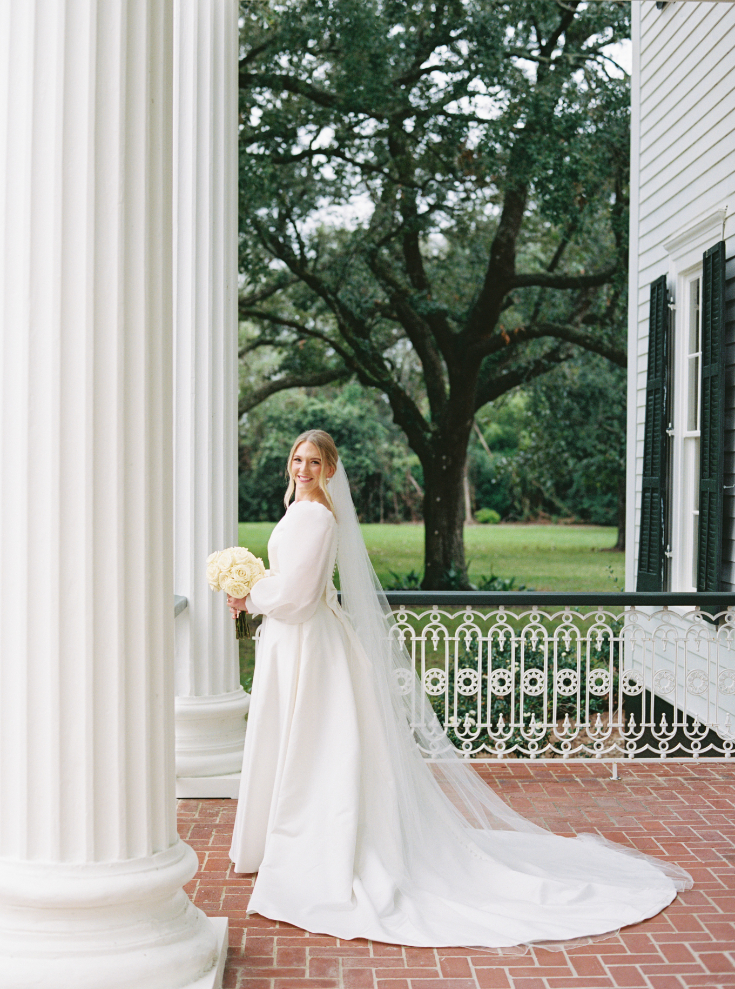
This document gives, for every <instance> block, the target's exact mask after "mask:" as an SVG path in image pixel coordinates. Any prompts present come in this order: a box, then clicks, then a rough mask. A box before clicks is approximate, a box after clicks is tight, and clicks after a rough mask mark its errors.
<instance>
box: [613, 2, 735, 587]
mask: <svg viewBox="0 0 735 989" xmlns="http://www.w3.org/2000/svg"><path fill="white" fill-rule="evenodd" d="M631 8H632V17H633V89H632V121H631V124H632V136H631V152H632V158H631V246H630V250H631V270H630V298H629V340H628V359H629V374H628V492H627V494H628V506H629V511H628V527H627V533H626V535H627V546H628V553H627V560H626V564H627V565H626V587H627V589H628V590H635V584H636V570H637V556H638V530H639V518H640V495H641V473H642V460H643V428H644V420H645V395H646V361H647V355H648V305H649V285H650V283H651V282H652V281H653V280H654V279H655V278H657V277H658V276H660V275H662V274H665V273H667V272H668V273H669V275H670V287H671V288H672V289H673V290H675V284H676V277H677V265H679V270H681V265H682V264H683V263H684V261H683V260H682V258H679V260H678V261H676V260H675V258H674V253H675V250H674V248H673V247H672V242H674V241H675V240H676V237H677V235H678V234H682V233H684V232H685V231H687V230H691V228H693V227H695V226H696V225H697V224H699V226H700V228H701V229H700V230H699V232H698V233H697V232H696V231H695V232H694V234H692V236H691V237H689V239H688V243H689V246H690V255H691V256H692V257H695V256H696V254H697V252H698V253H699V257H701V252H702V251H703V250H704V249H705V248H707V247H710V246H711V245H712V244H713V243H714V242H715V241H717V240H720V239H722V238H723V236H724V238H725V240H726V254H727V257H728V258H730V259H731V260H730V262H729V265H728V298H729V300H730V302H729V307H730V310H729V311H730V322H729V326H728V332H729V334H730V336H729V340H730V345H729V346H728V349H727V353H728V363H729V366H730V367H731V368H732V369H733V371H735V326H734V325H733V313H734V312H735V4H732V3H706V2H705V3H696V2H685V0H675V2H673V3H670V4H668V5H667V6H666V7H665V8H664V9H663V10H659V9H657V7H656V4H655V2H654V0H634V2H633V3H632V5H631ZM697 238H699V240H700V241H701V245H703V246H701V250H700V244H699V242H698V240H697ZM685 239H686V238H685ZM666 245H668V249H667V246H666ZM689 261H690V259H687V260H686V263H687V264H688V263H689ZM728 406H729V409H730V413H729V416H728V442H729V444H730V446H729V450H730V452H729V454H728V462H727V464H726V470H727V472H728V480H726V482H725V483H726V484H735V452H734V451H735V384H733V375H732V374H731V375H730V376H729V378H728ZM733 495H735V489H733V492H732V495H731V496H730V497H729V498H728V501H727V508H728V511H729V512H730V517H731V519H732V518H733V517H735V497H733ZM728 535H729V537H730V538H731V543H732V549H733V552H732V553H731V555H730V559H733V558H735V528H734V527H733V523H732V522H731V523H730V532H729V534H728ZM729 579H730V580H731V581H732V582H733V586H735V571H732V572H731V573H730V575H729Z"/></svg>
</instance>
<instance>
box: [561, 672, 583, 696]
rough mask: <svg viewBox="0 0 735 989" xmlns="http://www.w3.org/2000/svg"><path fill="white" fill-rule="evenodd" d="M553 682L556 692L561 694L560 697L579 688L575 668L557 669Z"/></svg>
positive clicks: (568, 694) (570, 693) (573, 692)
mask: <svg viewBox="0 0 735 989" xmlns="http://www.w3.org/2000/svg"><path fill="white" fill-rule="evenodd" d="M555 683H556V692H557V694H561V695H562V697H570V696H571V695H572V694H576V692H577V689H578V688H579V674H578V673H577V671H576V670H568V669H567V670H557V671H556V677H555Z"/></svg>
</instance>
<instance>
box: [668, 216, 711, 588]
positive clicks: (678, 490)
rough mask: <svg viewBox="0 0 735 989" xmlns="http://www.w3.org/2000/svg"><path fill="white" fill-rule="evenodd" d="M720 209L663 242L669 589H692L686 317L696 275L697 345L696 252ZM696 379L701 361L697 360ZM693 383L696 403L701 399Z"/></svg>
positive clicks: (693, 492) (693, 435) (693, 461)
mask: <svg viewBox="0 0 735 989" xmlns="http://www.w3.org/2000/svg"><path fill="white" fill-rule="evenodd" d="M724 221H725V210H715V211H714V212H713V213H711V214H709V215H708V216H706V217H703V218H702V219H701V220H700V221H698V222H697V223H695V224H693V225H692V226H689V227H687V228H685V229H684V230H682V231H680V232H679V233H677V234H676V235H675V236H674V237H672V238H671V239H670V240H668V241H666V242H665V243H664V248H665V250H666V252H667V253H668V255H669V287H670V291H671V294H672V296H673V309H672V312H671V316H672V319H671V324H672V333H671V345H672V347H673V360H672V361H671V367H672V368H673V382H670V383H669V387H670V388H672V392H671V401H670V405H669V408H670V420H671V421H670V422H669V423H667V426H668V428H669V435H670V436H671V437H672V444H673V448H672V457H671V465H672V472H671V477H670V478H669V497H670V498H671V514H670V518H671V533H670V545H669V548H668V549H669V552H670V554H671V561H670V568H669V573H670V575H671V587H670V589H671V590H672V591H694V590H696V576H695V574H696V569H695V568H696V562H697V561H696V551H695V515H696V506H697V502H698V500H699V458H698V456H697V455H696V454H697V453H698V450H699V444H698V442H696V440H697V438H698V436H699V430H698V429H697V430H691V429H689V428H688V427H689V422H688V415H689V366H688V365H689V343H690V326H691V317H692V294H693V290H694V286H695V284H696V280H697V279H699V284H700V300H699V306H700V328H699V333H700V337H699V340H700V347H701V284H702V255H703V254H704V252H705V251H706V250H707V249H708V248H709V247H711V246H712V245H713V244H714V243H716V241H718V240H721V239H722V230H723V224H724ZM698 367H699V369H700V371H699V373H700V378H701V363H700V364H698ZM700 391H701V389H699V388H698V390H697V395H698V403H701V394H700Z"/></svg>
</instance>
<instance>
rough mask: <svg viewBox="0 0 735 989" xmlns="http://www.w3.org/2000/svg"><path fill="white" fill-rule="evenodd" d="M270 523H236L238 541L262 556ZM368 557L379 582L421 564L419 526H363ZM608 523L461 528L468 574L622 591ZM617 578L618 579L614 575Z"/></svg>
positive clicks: (548, 586) (621, 564)
mask: <svg viewBox="0 0 735 989" xmlns="http://www.w3.org/2000/svg"><path fill="white" fill-rule="evenodd" d="M272 529H273V523H271V522H241V523H240V545H241V546H247V547H248V549H250V550H252V552H253V553H255V554H256V556H262V557H263V559H264V560H267V550H266V546H267V543H268V536H269V535H270V533H271V530H272ZM362 531H363V534H364V536H365V542H366V544H367V548H368V552H369V553H370V558H371V560H372V561H373V566H374V567H375V570H376V572H377V574H378V577H379V578H380V580H381V581H382V582H383V583H384V584H389V583H391V582H392V580H393V578H392V577H391V575H390V571H391V570H393V571H395V572H396V573H399V574H406V573H408V572H409V571H410V570H415V571H417V572H419V573H420V572H421V570H422V567H423V542H424V529H423V526H421V525H410V524H407V525H364V526H363V527H362ZM616 536H617V532H616V530H615V529H614V528H612V527H607V526H594V525H477V526H468V527H467V528H466V529H465V551H466V553H467V560H468V562H469V570H470V579H474V580H477V579H479V578H480V577H482V576H483V575H484V576H489V575H490V574H491V573H492V572H494V573H495V574H496V575H497V576H498V577H505V578H509V577H515V582H516V587H517V586H518V585H519V584H526V586H528V587H533V588H534V589H535V590H539V591H622V590H624V589H625V579H624V573H625V556H624V554H622V553H605V552H600V551H601V550H605V549H609V548H610V547H612V546H614V545H615V540H616ZM615 578H617V582H616V580H615Z"/></svg>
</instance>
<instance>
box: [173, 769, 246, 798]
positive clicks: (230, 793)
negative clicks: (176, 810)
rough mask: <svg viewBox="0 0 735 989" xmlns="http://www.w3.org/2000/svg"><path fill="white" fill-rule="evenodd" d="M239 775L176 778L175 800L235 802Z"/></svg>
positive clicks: (238, 789) (238, 788) (238, 791)
mask: <svg viewBox="0 0 735 989" xmlns="http://www.w3.org/2000/svg"><path fill="white" fill-rule="evenodd" d="M240 776H241V773H231V774H230V775H229V776H177V777H176V799H177V800H228V799H229V800H237V797H238V794H239V793H240Z"/></svg>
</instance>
